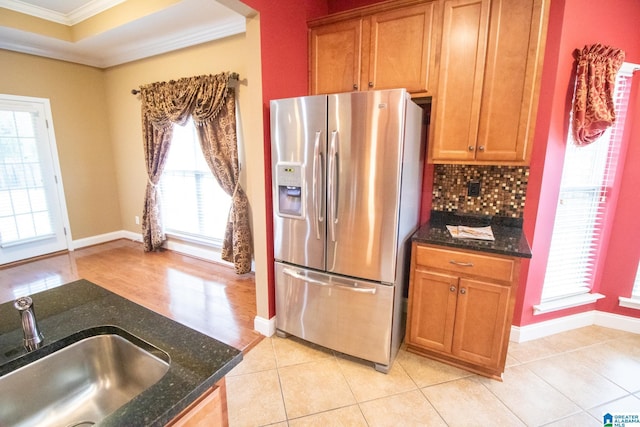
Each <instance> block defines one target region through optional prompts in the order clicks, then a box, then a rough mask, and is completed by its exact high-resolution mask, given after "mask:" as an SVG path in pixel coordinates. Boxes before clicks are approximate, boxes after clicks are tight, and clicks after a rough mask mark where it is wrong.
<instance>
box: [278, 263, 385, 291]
mask: <svg viewBox="0 0 640 427" xmlns="http://www.w3.org/2000/svg"><path fill="white" fill-rule="evenodd" d="M282 272H283V273H284V274H285V275H287V276H289V277H292V278H294V279H298V280H302V281H303V282H306V283H310V284H312V285H320V286H329V287H336V288H340V289H344V290H347V291H351V292H358V293H362V294H371V295H375V293H376V288H373V287H368V286H363V285H360V284H358V283H357V282H355V281H354V282H338V281H336V279H335V278H333V279H332V280H331V281H330V282H327V281H324V280H319V279H314V278H313V277H311V276H309V275H308V274H302V273H300V272H298V271H296V270H293V269H291V268H285V269H284V270H283V271H282Z"/></svg>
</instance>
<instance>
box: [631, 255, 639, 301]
mask: <svg viewBox="0 0 640 427" xmlns="http://www.w3.org/2000/svg"><path fill="white" fill-rule="evenodd" d="M631 298H633V299H638V300H640V263H638V271H637V272H636V281H635V282H634V284H633V291H632V292H631Z"/></svg>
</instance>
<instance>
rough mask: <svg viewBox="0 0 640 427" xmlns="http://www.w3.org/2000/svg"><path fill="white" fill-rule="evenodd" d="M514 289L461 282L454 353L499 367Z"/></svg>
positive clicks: (486, 365) (483, 364) (476, 282)
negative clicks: (510, 297)
mask: <svg viewBox="0 0 640 427" xmlns="http://www.w3.org/2000/svg"><path fill="white" fill-rule="evenodd" d="M510 293H511V287H510V286H505V285H497V284H494V283H489V282H484V281H479V280H471V279H460V285H459V286H458V301H457V306H456V316H455V319H456V325H455V331H454V333H453V336H454V339H453V346H452V353H453V354H454V355H456V356H458V357H460V358H461V359H464V360H467V361H469V362H472V363H476V364H479V365H482V366H485V367H488V368H498V367H499V366H500V364H501V360H502V356H503V355H502V349H503V340H504V339H508V334H505V328H507V327H508V326H509V325H507V318H508V307H509V296H510Z"/></svg>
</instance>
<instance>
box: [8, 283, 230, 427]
mask: <svg viewBox="0 0 640 427" xmlns="http://www.w3.org/2000/svg"><path fill="white" fill-rule="evenodd" d="M30 296H31V298H32V299H33V303H34V308H35V312H36V317H37V319H38V326H39V328H40V331H41V332H42V333H43V335H44V343H43V344H44V345H43V347H41V348H39V349H38V350H36V351H34V352H32V353H26V352H25V350H24V348H23V347H22V327H21V323H20V317H19V315H18V313H17V311H16V309H15V308H14V307H13V301H10V302H7V303H4V304H1V305H0V376H2V375H5V374H7V373H8V372H10V371H12V370H14V369H16V368H17V367H19V366H23V365H25V364H27V363H29V362H31V361H33V360H35V359H37V358H40V357H42V356H44V355H46V354H49V353H51V352H53V351H55V350H56V349H58V348H60V347H61V346H64V345H65V344H70V343H72V342H73V341H77V340H78V339H77V338H72V335H74V334H76V335H77V333H78V332H79V331H87V330H88V331H89V332H88V333H87V335H88V336H90V335H93V334H96V332H95V331H97V330H100V329H101V328H100V327H102V326H105V325H110V326H116V327H118V328H121V329H123V330H125V331H126V332H128V333H130V334H132V335H134V336H136V337H138V338H140V339H142V340H144V341H146V342H148V343H150V344H152V345H154V346H156V347H157V348H159V349H160V350H162V351H164V352H165V353H167V354H168V355H169V357H170V359H171V362H170V367H169V370H168V371H167V373H166V374H165V376H164V377H162V379H161V380H160V381H158V382H157V383H156V384H154V385H153V386H151V387H150V388H148V389H147V390H145V391H144V392H142V393H141V394H140V395H138V396H137V397H135V398H134V399H133V400H132V401H130V402H129V403H127V404H125V405H124V406H122V407H120V408H119V409H118V410H117V411H116V412H114V413H113V414H111V415H109V416H108V417H106V418H105V419H104V420H102V421H101V422H100V423H99V425H100V426H105V427H108V426H125V425H126V426H163V425H165V424H166V423H167V422H168V421H170V420H171V419H173V418H174V417H175V416H176V415H178V414H179V413H180V412H181V411H182V410H183V409H185V408H186V407H187V406H189V404H191V403H192V402H193V401H195V400H196V399H197V398H198V397H199V396H201V395H202V394H203V393H204V392H205V391H206V390H207V389H209V388H210V387H211V386H213V385H214V384H215V383H216V382H217V381H219V380H220V379H221V378H222V377H224V376H225V375H226V374H227V373H228V372H229V371H230V370H231V369H232V368H233V367H234V366H235V365H237V364H238V363H240V361H241V360H242V353H241V352H240V350H237V349H235V348H233V347H230V346H228V345H226V344H224V343H221V342H219V341H217V340H215V339H213V338H211V337H208V336H206V335H204V334H202V333H200V332H197V331H195V330H193V329H190V328H188V327H186V326H184V325H182V324H180V323H177V322H175V321H173V320H171V319H168V318H167V317H164V316H162V315H160V314H157V313H155V312H153V311H151V310H148V309H146V308H144V307H142V306H140V305H138V304H135V303H133V302H131V301H129V300H127V299H125V298H122V297H120V296H118V295H116V294H114V293H112V292H110V291H108V290H106V289H104V288H101V287H99V286H97V285H95V284H93V283H91V282H89V281H87V280H78V281H76V282H72V283H69V284H67V285H64V286H60V287H58V288H54V289H51V290H47V291H44V292H40V293H36V294H33V295H30Z"/></svg>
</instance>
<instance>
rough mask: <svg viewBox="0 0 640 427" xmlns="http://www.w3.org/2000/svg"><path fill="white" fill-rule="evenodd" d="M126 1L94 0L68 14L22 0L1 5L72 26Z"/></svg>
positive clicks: (4, 0) (1, 1)
mask: <svg viewBox="0 0 640 427" xmlns="http://www.w3.org/2000/svg"><path fill="white" fill-rule="evenodd" d="M124 2H125V0H93V1H91V2H89V3H87V4H85V5H83V6H80V7H79V8H77V9H75V10H73V11H71V12H70V13H67V14H65V13H60V12H56V11H54V10H51V9H46V8H44V7H40V6H35V5H32V4H28V3H25V2H22V1H20V0H0V7H3V8H5V9H9V10H13V11H14V12H20V13H24V14H25V15H31V16H35V17H36V18H40V19H45V20H47V21H51V22H55V23H57V24H62V25H68V26H72V25H75V24H78V23H80V22H82V21H84V20H85V19H89V18H91V17H92V16H95V15H97V14H99V13H101V12H104V11H105V10H107V9H111V8H112V7H114V6H117V5H119V4H120V3H124Z"/></svg>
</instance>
